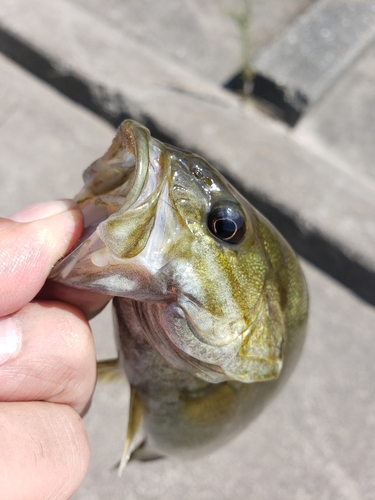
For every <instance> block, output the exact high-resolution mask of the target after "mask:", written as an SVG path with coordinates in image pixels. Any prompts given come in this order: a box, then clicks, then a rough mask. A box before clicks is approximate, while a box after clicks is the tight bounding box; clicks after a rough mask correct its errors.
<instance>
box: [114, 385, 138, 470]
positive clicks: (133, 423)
mask: <svg viewBox="0 0 375 500" xmlns="http://www.w3.org/2000/svg"><path fill="white" fill-rule="evenodd" d="M142 412H143V410H142V403H141V400H140V398H139V396H138V393H137V392H136V391H135V390H134V389H133V388H130V402H129V416H128V428H127V431H126V439H125V445H124V451H123V452H122V457H121V461H120V465H119V468H118V475H119V476H121V474H122V473H123V471H124V469H125V467H126V465H127V463H128V462H129V460H130V458H131V455H132V452H133V451H134V450H135V449H137V445H136V436H137V433H138V430H139V428H140V425H141V421H142Z"/></svg>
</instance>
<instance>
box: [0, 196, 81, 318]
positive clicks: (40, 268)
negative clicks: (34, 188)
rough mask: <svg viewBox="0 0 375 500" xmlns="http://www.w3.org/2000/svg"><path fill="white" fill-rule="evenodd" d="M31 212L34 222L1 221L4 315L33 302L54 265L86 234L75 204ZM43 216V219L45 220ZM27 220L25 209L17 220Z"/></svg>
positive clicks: (0, 293)
mask: <svg viewBox="0 0 375 500" xmlns="http://www.w3.org/2000/svg"><path fill="white" fill-rule="evenodd" d="M38 207H39V208H37V209H35V208H34V209H31V211H30V213H29V216H30V217H31V218H33V217H35V216H37V217H39V218H38V219H37V220H34V221H32V222H17V221H16V220H10V219H1V218H0V242H1V245H0V282H1V290H0V316H3V315H5V314H11V313H13V312H15V311H17V310H18V309H20V308H21V307H22V306H24V305H25V304H27V303H28V302H30V300H32V299H33V298H34V297H35V295H36V294H37V293H38V291H39V290H40V289H41V287H42V286H43V283H44V282H45V280H46V278H47V276H48V274H49V273H50V270H51V268H52V266H53V264H54V263H55V262H56V261H57V260H58V259H59V258H61V257H62V256H63V255H64V254H66V253H67V252H68V250H69V249H70V248H71V247H72V246H73V244H74V243H75V241H76V240H77V239H78V237H79V235H80V233H81V231H82V223H83V222H82V213H81V211H80V210H79V208H78V206H77V205H76V204H75V203H74V202H72V201H57V202H51V203H46V204H43V205H39V206H38ZM41 217H43V218H41ZM17 218H18V219H20V220H21V221H26V220H27V218H28V211H27V210H25V211H23V212H21V213H20V214H17V215H16V216H13V219H17Z"/></svg>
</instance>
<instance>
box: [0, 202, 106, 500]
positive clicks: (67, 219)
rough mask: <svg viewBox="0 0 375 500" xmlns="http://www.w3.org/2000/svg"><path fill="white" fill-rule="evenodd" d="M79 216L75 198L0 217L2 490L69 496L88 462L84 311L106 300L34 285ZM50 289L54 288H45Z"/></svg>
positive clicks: (88, 363) (90, 364)
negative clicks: (84, 420)
mask: <svg viewBox="0 0 375 500" xmlns="http://www.w3.org/2000/svg"><path fill="white" fill-rule="evenodd" d="M81 230H82V214H81V212H80V211H79V210H78V208H77V206H76V205H75V204H74V203H73V202H66V201H57V202H51V203H46V204H39V205H35V206H33V207H29V208H28V209H25V210H23V211H22V212H19V213H18V214H16V215H15V216H13V217H12V220H9V219H1V218H0V443H1V444H0V492H1V493H0V497H1V498H4V499H6V500H34V499H35V500H43V499H47V498H48V499H52V498H53V499H54V500H63V499H68V498H70V497H71V495H72V494H73V493H74V491H75V490H76V489H77V488H78V486H79V485H80V483H81V481H82V480H83V477H84V475H85V473H86V471H87V468H88V463H89V454H90V453H89V444H88V441H87V437H86V432H85V429H84V426H83V423H82V420H81V416H80V415H82V414H83V413H84V412H85V410H86V409H87V408H88V406H89V402H90V399H91V396H92V392H93V390H94V386H95V380H96V362H95V350H94V344H93V339H92V335H91V331H90V328H89V326H88V323H87V320H86V318H85V315H84V314H83V312H82V311H81V310H80V309H78V308H77V307H75V306H72V305H70V304H66V303H63V302H58V301H56V300H40V298H39V297H42V298H43V299H47V298H48V299H51V298H54V299H56V298H62V299H63V300H67V299H68V297H69V300H70V301H73V302H76V303H77V304H78V305H80V306H81V307H82V308H83V309H84V310H85V312H87V313H88V314H89V315H92V314H93V313H94V312H95V311H97V310H99V309H100V308H101V307H103V305H104V304H105V302H106V301H107V300H108V298H105V297H104V298H103V297H102V296H100V295H98V294H90V293H86V292H84V293H83V292H81V291H72V290H70V291H68V290H67V289H66V288H64V287H63V286H61V285H60V286H59V287H57V288H56V287H54V286H53V285H52V286H51V285H49V286H47V287H46V288H44V289H43V291H42V292H40V294H39V297H38V300H35V301H34V300H33V299H34V297H35V296H36V295H37V294H38V292H39V291H40V290H41V288H42V286H43V284H44V282H45V280H46V278H47V276H48V274H49V272H50V270H51V267H52V265H53V264H54V263H55V262H56V261H57V260H58V259H59V258H60V257H62V256H63V255H64V254H66V253H67V252H68V251H69V249H70V248H71V247H72V246H73V245H74V243H75V241H76V240H77V239H78V237H79V235H80V232H81ZM49 288H50V290H49Z"/></svg>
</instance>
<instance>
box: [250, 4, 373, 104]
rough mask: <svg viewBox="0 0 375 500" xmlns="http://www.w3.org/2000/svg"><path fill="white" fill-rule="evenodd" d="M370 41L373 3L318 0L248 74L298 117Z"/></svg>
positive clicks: (260, 55) (371, 39) (270, 45)
mask: <svg viewBox="0 0 375 500" xmlns="http://www.w3.org/2000/svg"><path fill="white" fill-rule="evenodd" d="M374 39H375V3H374V1H373V0H356V1H355V2H353V0H319V1H318V2H316V3H315V4H314V5H312V6H311V7H310V8H309V9H307V10H306V12H305V13H304V14H303V15H301V16H299V17H298V18H297V19H296V20H295V22H294V23H292V25H291V26H289V27H288V28H287V29H286V30H285V31H284V32H283V33H282V34H281V35H280V36H279V37H276V38H275V39H274V40H273V42H272V43H271V44H269V46H267V47H266V48H265V49H264V50H261V51H260V53H258V54H257V56H256V57H255V59H254V61H253V69H254V71H255V72H256V73H257V74H258V75H261V76H262V77H263V78H266V79H267V80H268V81H269V82H270V83H271V84H272V85H274V86H275V87H276V88H277V89H279V90H280V91H281V92H282V94H283V97H284V100H285V101H286V103H289V104H290V105H291V106H292V107H293V108H294V109H295V111H296V112H299V113H302V112H303V111H304V109H305V108H306V107H307V106H308V105H311V104H312V103H314V102H316V101H318V100H319V99H320V98H321V97H322V95H323V94H324V93H325V92H326V91H327V89H328V88H330V87H331V86H332V85H333V84H334V83H335V82H336V80H337V78H338V77H339V76H340V75H341V74H342V72H343V71H345V70H346V69H347V68H348V66H349V65H350V64H351V63H352V62H353V61H354V60H355V59H356V58H357V57H358V56H359V54H361V52H362V51H363V50H364V49H365V48H366V47H367V46H368V45H369V43H371V42H372V41H374Z"/></svg>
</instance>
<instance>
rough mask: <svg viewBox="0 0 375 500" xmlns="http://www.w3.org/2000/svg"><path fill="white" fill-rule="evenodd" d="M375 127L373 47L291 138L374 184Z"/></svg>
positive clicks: (303, 121)
mask: <svg viewBox="0 0 375 500" xmlns="http://www.w3.org/2000/svg"><path fill="white" fill-rule="evenodd" d="M374 123H375V43H373V44H372V45H371V46H370V47H369V48H368V49H367V51H366V52H365V53H364V54H363V56H362V57H361V58H360V59H359V60H358V61H356V63H355V64H353V66H352V67H351V69H350V71H348V72H346V73H345V74H344V75H343V76H342V77H341V78H340V81H339V82H337V84H336V85H335V86H334V87H333V88H332V89H331V90H330V91H329V92H328V93H327V95H326V96H325V97H324V99H322V101H321V102H320V103H318V104H317V105H316V106H315V107H314V109H312V110H311V111H310V112H309V113H308V114H307V115H306V116H305V117H304V118H303V119H302V120H301V122H300V123H299V124H298V126H297V128H296V130H295V131H294V132H293V136H294V137H295V138H296V139H297V140H298V141H299V142H300V143H301V144H303V145H305V146H306V147H307V148H309V149H312V150H314V151H318V150H319V151H320V154H321V155H322V156H324V157H325V158H329V159H330V161H331V162H332V163H336V164H341V165H345V166H346V168H347V170H350V171H351V172H353V174H354V175H355V176H356V177H357V178H360V177H362V176H363V177H368V178H369V179H371V180H372V181H374V180H375V165H374V158H375V140H374Z"/></svg>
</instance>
